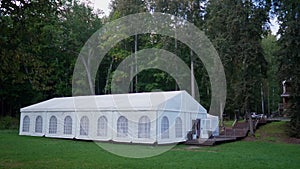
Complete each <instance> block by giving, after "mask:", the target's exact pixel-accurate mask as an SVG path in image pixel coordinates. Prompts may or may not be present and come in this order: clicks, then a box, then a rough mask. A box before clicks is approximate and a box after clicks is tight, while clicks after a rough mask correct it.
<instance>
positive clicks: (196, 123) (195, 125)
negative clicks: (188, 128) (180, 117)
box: [192, 119, 201, 138]
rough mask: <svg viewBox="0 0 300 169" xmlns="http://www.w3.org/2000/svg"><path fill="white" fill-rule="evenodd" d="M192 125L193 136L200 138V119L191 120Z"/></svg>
mask: <svg viewBox="0 0 300 169" xmlns="http://www.w3.org/2000/svg"><path fill="white" fill-rule="evenodd" d="M192 124H193V128H192V131H193V134H196V137H197V138H200V129H201V119H196V120H192Z"/></svg>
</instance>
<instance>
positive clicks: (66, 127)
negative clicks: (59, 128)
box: [64, 116, 72, 134]
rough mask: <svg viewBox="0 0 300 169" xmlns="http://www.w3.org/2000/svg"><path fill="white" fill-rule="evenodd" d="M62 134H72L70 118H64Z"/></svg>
mask: <svg viewBox="0 0 300 169" xmlns="http://www.w3.org/2000/svg"><path fill="white" fill-rule="evenodd" d="M64 134H72V118H71V117H70V116H66V117H65V120H64Z"/></svg>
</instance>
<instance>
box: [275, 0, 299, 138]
mask: <svg viewBox="0 0 300 169" xmlns="http://www.w3.org/2000/svg"><path fill="white" fill-rule="evenodd" d="M274 8H275V12H276V14H277V15H278V21H279V22H280V23H281V24H280V29H279V32H278V34H279V35H280V39H279V40H278V44H279V46H280V49H279V51H278V56H279V62H280V65H279V79H280V80H281V81H283V80H291V85H292V86H291V88H292V92H291V100H290V107H289V108H288V111H287V113H288V114H289V115H290V116H291V121H290V123H289V133H290V135H291V136H295V137H300V112H299V110H300V73H299V72H300V1H294V0H284V1H283V0H274Z"/></svg>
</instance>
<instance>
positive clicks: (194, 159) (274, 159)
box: [0, 122, 300, 169]
mask: <svg viewBox="0 0 300 169" xmlns="http://www.w3.org/2000/svg"><path fill="white" fill-rule="evenodd" d="M284 127H285V122H274V123H270V124H267V125H265V126H262V127H260V128H259V130H257V132H256V135H255V137H252V138H251V139H244V140H241V141H237V142H231V143H225V144H221V145H217V146H214V147H194V146H186V145H177V146H176V147H174V148H173V149H172V150H170V151H168V152H166V153H163V154H161V155H158V156H155V157H151V158H143V159H132V158H125V157H120V156H116V155H114V154H111V153H109V152H106V151H104V150H103V149H101V148H100V147H98V146H97V145H96V144H95V143H93V142H85V141H76V140H64V139H52V138H41V137H30V136H19V135H18V131H16V130H0V168H289V169H293V168H295V169H297V168H300V144H295V143H297V142H294V141H293V144H290V143H289V141H288V140H289V138H288V137H287V136H286V135H285V133H284ZM137 147H138V146H137ZM133 148H135V147H133Z"/></svg>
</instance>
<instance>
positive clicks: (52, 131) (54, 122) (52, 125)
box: [49, 116, 57, 134]
mask: <svg viewBox="0 0 300 169" xmlns="http://www.w3.org/2000/svg"><path fill="white" fill-rule="evenodd" d="M56 132H57V118H56V117H55V116H51V118H50V120H49V133H50V134H56Z"/></svg>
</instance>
